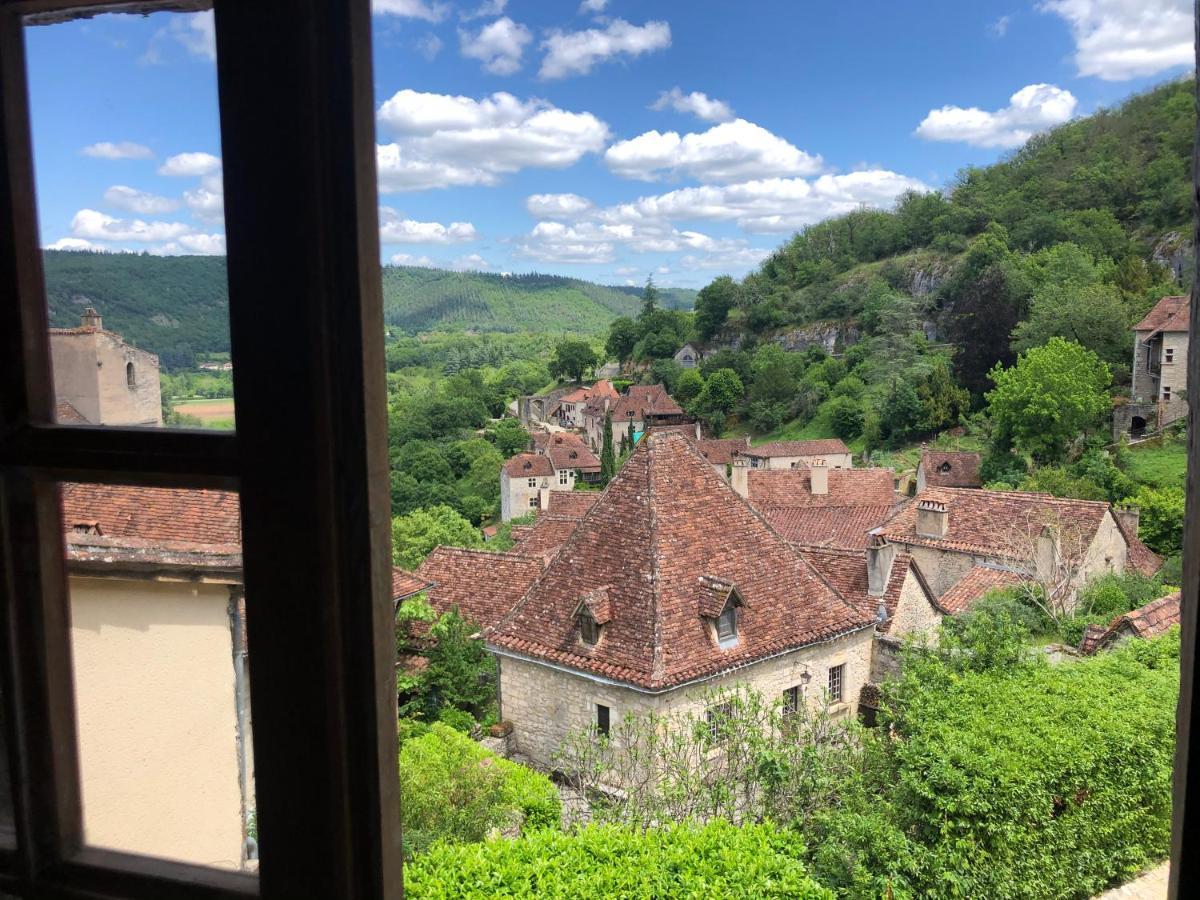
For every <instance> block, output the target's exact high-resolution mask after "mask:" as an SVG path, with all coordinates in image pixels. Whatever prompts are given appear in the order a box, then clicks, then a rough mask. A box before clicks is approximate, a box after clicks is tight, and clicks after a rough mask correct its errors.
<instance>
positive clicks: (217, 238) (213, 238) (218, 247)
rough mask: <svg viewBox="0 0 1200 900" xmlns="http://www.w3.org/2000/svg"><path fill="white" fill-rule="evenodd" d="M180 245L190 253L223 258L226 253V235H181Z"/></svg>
mask: <svg viewBox="0 0 1200 900" xmlns="http://www.w3.org/2000/svg"><path fill="white" fill-rule="evenodd" d="M179 244H180V246H181V247H183V249H184V250H186V251H188V252H189V253H198V254H201V255H203V256H222V255H224V253H225V235H223V234H201V233H195V234H181V235H180V236H179Z"/></svg>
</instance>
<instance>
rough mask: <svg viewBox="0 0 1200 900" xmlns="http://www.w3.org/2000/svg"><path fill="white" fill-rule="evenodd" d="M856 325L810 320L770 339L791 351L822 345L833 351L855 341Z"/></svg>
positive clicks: (857, 334)
mask: <svg viewBox="0 0 1200 900" xmlns="http://www.w3.org/2000/svg"><path fill="white" fill-rule="evenodd" d="M858 339H859V330H858V325H856V324H854V323H852V322H812V323H811V324H808V325H801V326H800V327H798V328H789V329H788V330H787V331H782V332H780V333H778V334H776V335H774V336H773V337H772V338H771V340H773V341H774V342H775V343H777V344H778V345H779V346H781V347H782V348H783V349H784V350H787V351H789V352H791V353H801V352H803V351H805V350H807V349H808V348H809V347H817V346H820V347H824V348H825V352H826V353H833V352H835V351H836V350H840V349H841V348H842V347H845V346H848V345H850V344H854V343H857V342H858Z"/></svg>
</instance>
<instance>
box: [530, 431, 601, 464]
mask: <svg viewBox="0 0 1200 900" xmlns="http://www.w3.org/2000/svg"><path fill="white" fill-rule="evenodd" d="M546 438H547V439H546V440H545V441H543V442H542V444H541V446H542V447H543V448H544V450H543V452H544V453H545V455H546V456H548V457H550V462H551V463H552V464H553V465H554V468H555V470H556V471H557V470H559V469H579V470H581V471H584V472H599V471H600V458H599V457H598V456H596V454H595V453H593V452H592V451H591V450H589V449H588V445H587V444H585V443H584V442H583V438H581V437H579V435H577V434H571V433H570V432H566V433H562V434H548V435H546Z"/></svg>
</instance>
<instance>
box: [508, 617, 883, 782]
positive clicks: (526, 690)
mask: <svg viewBox="0 0 1200 900" xmlns="http://www.w3.org/2000/svg"><path fill="white" fill-rule="evenodd" d="M873 634H874V629H871V628H867V629H864V630H862V631H859V632H856V633H855V634H851V635H847V636H846V637H843V638H839V639H838V640H836V641H832V642H830V643H828V644H821V645H819V646H815V647H806V648H801V649H799V650H794V651H792V652H790V653H787V654H785V655H783V656H779V657H776V658H774V659H768V660H763V661H762V662H758V663H754V664H753V665H750V666H746V667H745V668H743V669H739V670H737V671H736V672H730V673H729V674H727V675H724V676H721V677H719V678H714V679H712V680H710V681H706V682H703V683H701V684H697V685H691V686H687V687H681V688H676V689H675V690H671V691H666V692H664V693H661V694H646V693H642V692H639V691H635V690H633V689H631V688H627V687H622V686H618V685H612V684H606V683H601V682H598V681H595V680H593V679H591V678H589V677H588V676H585V675H583V674H581V673H575V672H571V671H564V670H562V669H555V668H551V667H549V666H546V665H543V664H541V663H537V662H533V661H531V660H526V659H518V658H514V657H510V656H505V657H502V658H501V660H500V714H501V717H502V718H503V719H505V720H506V721H509V722H512V724H513V749H514V750H516V751H517V752H519V753H522V754H524V755H525V756H528V757H529V758H530V759H531V760H533V761H534V762H535V763H537V764H538V765H540V766H543V767H546V768H549V767H550V766H551V765H552V761H553V756H554V753H555V751H557V749H558V748H559V746H560V745H561V744H562V741H563V739H564V738H565V737H566V736H567V735H568V733H570V732H572V731H576V730H581V729H585V728H587V727H588V726H590V725H594V724H595V722H596V704H598V703H602V704H604V705H605V706H607V707H609V709H610V710H611V713H610V715H611V721H612V722H614V723H616V722H617V721H619V720H620V719H622V718H624V717H625V716H626V715H629V714H632V715H639V714H644V713H646V712H651V711H653V712H658V713H661V714H675V713H687V712H689V711H690V712H693V713H695V714H697V715H703V712H704V706H705V700H704V696H705V694H706V693H707V692H708V691H711V690H718V689H721V688H733V687H735V686H736V685H739V684H745V685H750V686H752V687H754V688H755V689H756V690H758V691H761V692H762V693H763V695H764V696H765V697H767V698H768V699H771V700H775V699H778V698H779V697H780V696H781V695H782V693H783V691H785V690H786V689H787V688H790V687H793V686H796V685H800V684H802V683H803V682H802V680H801V677H800V676H801V674H802V673H803V672H804V671H805V669H806V667H807V670H808V672H809V674H810V675H811V676H812V677H811V681H810V682H809V686H808V689H807V692H806V694H807V697H808V700H809V702H810V703H812V704H817V703H819V702H820V701H821V698H822V696H823V694H822V691H823V690H824V688H825V686H826V685H827V684H828V680H829V670H830V668H831V667H833V666H836V665H839V664H844V665H845V669H844V670H843V680H842V697H843V702H842V703H840V704H837V705H836V706H835V707H834V708H833V712H834V714H835V715H839V716H854V715H857V712H858V696H859V692H860V691H861V690H862V686H863V684H865V683H866V681H867V679H868V678H869V677H870V670H871V649H872V647H871V645H872V636H873Z"/></svg>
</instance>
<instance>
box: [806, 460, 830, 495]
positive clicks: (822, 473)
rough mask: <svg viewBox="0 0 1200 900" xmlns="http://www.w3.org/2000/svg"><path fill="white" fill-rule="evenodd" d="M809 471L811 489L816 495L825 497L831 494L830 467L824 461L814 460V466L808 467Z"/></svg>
mask: <svg viewBox="0 0 1200 900" xmlns="http://www.w3.org/2000/svg"><path fill="white" fill-rule="evenodd" d="M808 471H809V479H810V480H809V489H810V490H811V491H812V492H813V493H814V494H821V495H822V496H824V495H825V494H828V493H829V466H827V465H826V464H825V460H823V459H814V460H813V461H812V465H810V466H809V467H808Z"/></svg>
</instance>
